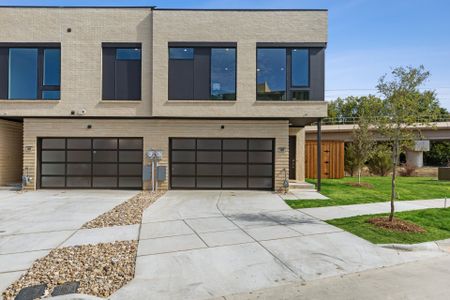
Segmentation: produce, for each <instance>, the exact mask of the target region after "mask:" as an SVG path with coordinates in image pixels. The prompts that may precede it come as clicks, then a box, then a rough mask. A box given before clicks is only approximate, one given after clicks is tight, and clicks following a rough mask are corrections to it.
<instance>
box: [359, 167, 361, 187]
mask: <svg viewBox="0 0 450 300" xmlns="http://www.w3.org/2000/svg"><path fill="white" fill-rule="evenodd" d="M358 185H359V186H361V167H359V168H358Z"/></svg>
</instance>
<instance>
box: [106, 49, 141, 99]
mask: <svg viewBox="0 0 450 300" xmlns="http://www.w3.org/2000/svg"><path fill="white" fill-rule="evenodd" d="M140 99H141V45H140V44H117V43H114V44H111V43H104V44H103V100H140Z"/></svg>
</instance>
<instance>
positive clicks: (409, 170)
mask: <svg viewBox="0 0 450 300" xmlns="http://www.w3.org/2000/svg"><path fill="white" fill-rule="evenodd" d="M416 169H417V168H416V166H413V165H410V164H408V163H406V164H403V165H402V168H401V169H400V170H399V173H400V176H404V177H411V176H413V174H414V172H415V171H416Z"/></svg>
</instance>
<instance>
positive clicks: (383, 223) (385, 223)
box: [367, 217, 426, 233]
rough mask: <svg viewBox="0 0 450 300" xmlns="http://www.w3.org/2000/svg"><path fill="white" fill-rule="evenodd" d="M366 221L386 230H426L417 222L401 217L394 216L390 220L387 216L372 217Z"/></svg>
mask: <svg viewBox="0 0 450 300" xmlns="http://www.w3.org/2000/svg"><path fill="white" fill-rule="evenodd" d="M367 222H368V223H370V224H372V225H374V226H376V227H381V228H384V229H388V230H393V231H398V232H408V233H424V232H426V230H425V229H424V228H422V227H420V226H419V225H417V224H414V223H412V222H409V221H405V220H402V219H397V218H394V220H393V221H392V222H390V221H389V218H387V217H381V218H372V219H369V220H367Z"/></svg>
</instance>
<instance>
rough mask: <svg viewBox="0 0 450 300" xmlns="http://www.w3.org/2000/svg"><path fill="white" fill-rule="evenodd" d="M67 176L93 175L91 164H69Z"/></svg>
mask: <svg viewBox="0 0 450 300" xmlns="http://www.w3.org/2000/svg"><path fill="white" fill-rule="evenodd" d="M67 175H85V176H90V175H91V164H67Z"/></svg>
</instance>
